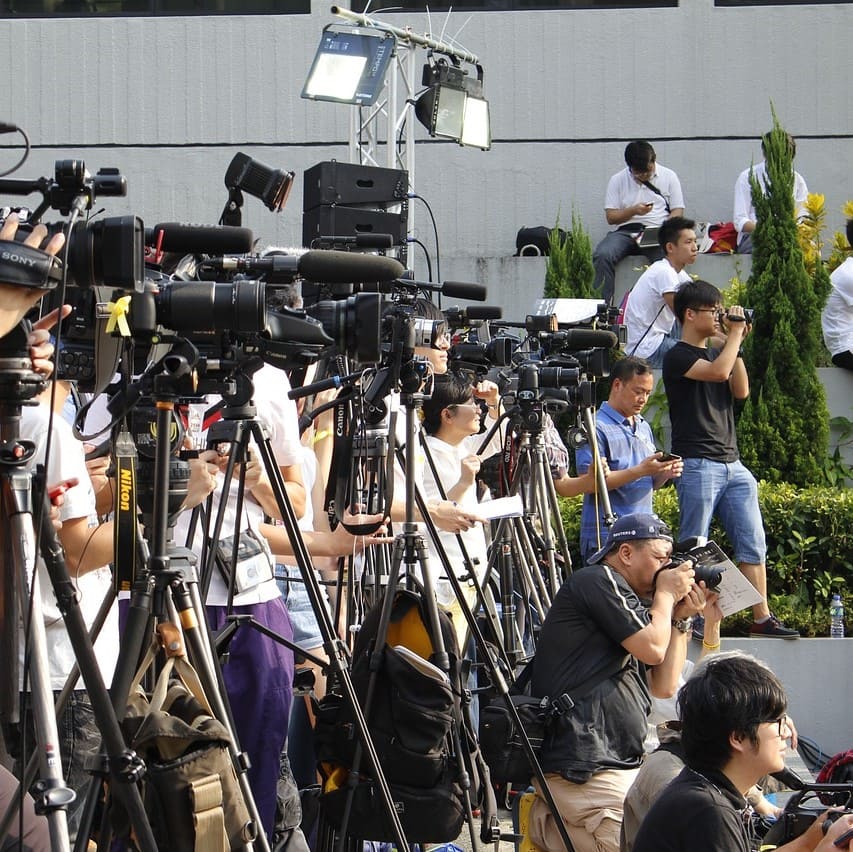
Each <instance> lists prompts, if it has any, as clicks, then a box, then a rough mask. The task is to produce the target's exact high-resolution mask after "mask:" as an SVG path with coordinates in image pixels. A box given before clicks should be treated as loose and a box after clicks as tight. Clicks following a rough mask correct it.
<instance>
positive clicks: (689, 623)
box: [672, 615, 693, 633]
mask: <svg viewBox="0 0 853 852" xmlns="http://www.w3.org/2000/svg"><path fill="white" fill-rule="evenodd" d="M672 626H673V627H674V628H675V629H676V630H678V631H679V632H680V633H689V632H690V631H691V630H692V629H693V616H692V615H691V616H688V617H687V618H673V619H672Z"/></svg>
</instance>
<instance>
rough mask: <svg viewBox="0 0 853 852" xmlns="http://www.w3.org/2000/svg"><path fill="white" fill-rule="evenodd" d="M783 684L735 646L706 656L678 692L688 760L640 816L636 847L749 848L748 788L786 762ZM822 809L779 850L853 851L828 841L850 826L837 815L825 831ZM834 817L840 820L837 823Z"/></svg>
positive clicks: (641, 851)
mask: <svg viewBox="0 0 853 852" xmlns="http://www.w3.org/2000/svg"><path fill="white" fill-rule="evenodd" d="M787 703H788V700H787V697H786V696H785V690H784V689H783V687H782V684H781V683H780V682H779V680H778V678H777V677H776V676H775V675H774V674H773V672H771V671H770V669H768V668H767V667H766V666H765V665H764V664H763V663H760V662H759V661H758V660H756V659H754V658H752V657H749V656H747V655H745V654H741V653H739V652H734V653H728V654H718V655H717V656H715V657H713V659H710V660H709V661H708V662H707V663H704V664H703V666H702V668H701V669H697V671H696V672H695V673H694V674H693V676H692V677H691V678H690V679H689V680H688V681H687V683H685V685H684V686H683V687H682V688H681V691H680V692H679V693H678V707H679V711H680V713H681V745H682V748H683V750H684V758H685V761H686V763H687V766H686V767H685V768H684V769H683V770H682V771H681V773H680V774H679V775H677V776H676V778H675V779H674V780H673V781H672V782H671V783H670V784H669V785H668V786H667V787H666V788H665V789H664V790H663V792H662V793H661V794H660V795H659V796H658V798H657V800H656V801H655V803H654V804H653V805H652V807H651V809H650V810H649V812H648V814H646V817H645V819H644V820H643V823H642V825H641V826H640V830H639V831H638V832H637V838H636V840H635V841H634V852H750V850H751V849H754V848H756V846H755V845H753V840H754V838H752V837H750V835H749V833H748V825H749V820H748V816H749V810H748V807H747V802H746V798H745V797H746V792H747V790H748V789H749V788H750V787H751V786H752V785H754V784H756V783H757V782H758V779H759V778H761V776H762V775H766V774H769V773H771V772H779V771H780V770H781V769H783V768H784V766H785V761H784V754H785V750H786V745H785V743H786V740H788V739H789V738H790V736H791V734H792V729H791V728H790V727H789V725H788V717H787V716H786V715H785V711H786V708H787ZM826 816H827V814H823V815H821V816H818V817H817V819H815V820H814V822H813V823H812V825H811V826H810V827H809V828H808V829H807V831H806V832H805V833H804V834H802V835H801V836H800V837H798V838H796V839H795V840H793V841H791V842H790V843H786V844H785V845H784V846H779V847H767V848H777V850H778V852H834V850H836V849H842V850H847V852H850V850H853V838H848V840H847V842H843V843H842V845H841V846H838V847H836V846H834V841H836V840H838V839H839V838H840V837H841V836H842V835H843V834H844V833H845V832H847V831H849V830H850V828H851V826H853V814H846V815H843V816H841V817H839V819H838V821H837V822H836V824H835V825H834V826H833V827H832V828H831V829H830V830H829V832H828V833H827V835H826V837H823V834H822V830H821V826H822V824H823V822H824V819H825V818H826ZM838 823H841V824H840V825H839V824H838Z"/></svg>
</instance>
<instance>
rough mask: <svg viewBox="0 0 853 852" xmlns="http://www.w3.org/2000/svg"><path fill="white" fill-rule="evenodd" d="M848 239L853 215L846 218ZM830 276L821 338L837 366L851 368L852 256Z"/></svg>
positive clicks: (851, 237) (852, 233) (852, 234)
mask: <svg viewBox="0 0 853 852" xmlns="http://www.w3.org/2000/svg"><path fill="white" fill-rule="evenodd" d="M847 242H848V243H850V244H851V245H853V219H850V220H848V222H847ZM829 277H830V280H831V281H832V290H831V291H830V293H829V297H828V298H827V300H826V305H825V306H824V309H823V313H822V314H821V317H820V321H821V326H822V328H823V341H824V343H826V348H827V349H828V350H829V354H830V355H831V356H832V363H833V364H835V366H836V367H843V368H844V369H845V370H853V257H848V258H847V260H845V261H844V263H842V264H841V266H839V267H838V269H836V270H835V271H834V272H833V273H832V275H830V276H829Z"/></svg>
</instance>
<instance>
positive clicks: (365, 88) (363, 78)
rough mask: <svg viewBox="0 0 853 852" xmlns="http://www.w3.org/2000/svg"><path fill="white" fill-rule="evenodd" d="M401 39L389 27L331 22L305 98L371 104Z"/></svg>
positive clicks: (312, 65) (377, 93) (307, 83)
mask: <svg viewBox="0 0 853 852" xmlns="http://www.w3.org/2000/svg"><path fill="white" fill-rule="evenodd" d="M396 45H397V40H396V38H395V37H394V35H393V34H392V33H390V32H386V31H385V30H381V29H375V28H373V27H356V26H351V25H349V24H329V25H328V26H327V27H325V28H324V30H323V35H322V38H321V39H320V46H319V47H318V48H317V52H316V54H314V61H313V63H312V64H311V70H310V71H309V72H308V79H307V80H306V81H305V86H304V87H303V89H302V97H303V98H308V99H310V100H316V101H334V102H336V103H341V104H358V105H359V106H370V105H371V104H373V103H374V102H375V101H376V99H377V98H378V97H379V93H380V92H381V91H382V86H383V84H384V82H385V72H386V71H387V70H388V65H389V63H390V62H391V58H392V57H393V56H394V50H395V48H396Z"/></svg>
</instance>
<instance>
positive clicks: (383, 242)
mask: <svg viewBox="0 0 853 852" xmlns="http://www.w3.org/2000/svg"><path fill="white" fill-rule="evenodd" d="M355 244H356V246H358V248H370V249H389V248H393V246H394V237H392V236H391V234H356V235H355Z"/></svg>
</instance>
